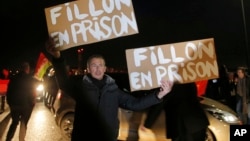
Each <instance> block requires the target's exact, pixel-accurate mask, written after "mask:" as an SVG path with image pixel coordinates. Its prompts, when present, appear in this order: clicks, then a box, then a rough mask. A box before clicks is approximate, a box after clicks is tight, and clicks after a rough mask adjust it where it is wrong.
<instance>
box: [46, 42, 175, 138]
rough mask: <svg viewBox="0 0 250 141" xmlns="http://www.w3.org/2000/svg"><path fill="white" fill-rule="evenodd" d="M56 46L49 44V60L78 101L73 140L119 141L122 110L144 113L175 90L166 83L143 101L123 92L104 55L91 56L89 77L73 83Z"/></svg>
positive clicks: (171, 83)
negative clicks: (111, 73) (110, 72)
mask: <svg viewBox="0 0 250 141" xmlns="http://www.w3.org/2000/svg"><path fill="white" fill-rule="evenodd" d="M55 45H56V43H55V41H54V38H49V40H48V41H47V42H46V50H47V52H48V54H49V55H50V57H48V58H51V62H52V64H53V67H54V69H55V74H56V78H57V80H58V84H59V87H60V89H62V90H63V91H65V92H66V93H67V94H69V95H70V96H71V97H72V98H74V99H75V101H76V106H75V118H74V126H73V131H72V136H71V140H72V141H79V139H83V138H91V139H92V140H95V139H96V140H98V139H102V140H105V141H117V137H118V131H119V119H118V109H119V107H122V108H124V109H129V110H142V109H145V108H147V107H149V106H152V105H154V104H157V103H160V102H162V98H163V97H164V96H165V95H167V94H168V93H169V92H170V91H171V88H172V85H173V82H169V81H164V80H162V81H161V86H160V88H159V89H157V90H156V91H154V92H152V93H151V94H149V95H147V96H145V97H141V98H136V97H134V96H132V95H130V94H128V93H126V92H124V91H122V90H120V89H119V88H118V86H117V84H116V82H115V80H114V79H113V78H112V77H111V76H109V75H107V74H105V72H106V63H105V59H104V58H103V56H102V55H93V56H90V57H89V59H88V60H87V71H88V74H86V75H84V77H83V78H82V79H81V80H80V81H78V80H70V77H69V76H68V71H67V69H66V65H65V60H64V58H63V56H62V55H61V52H60V51H58V50H57V49H56V47H55ZM83 128H85V129H86V130H84V129H83ZM93 133H94V134H95V135H96V136H95V135H94V136H93Z"/></svg>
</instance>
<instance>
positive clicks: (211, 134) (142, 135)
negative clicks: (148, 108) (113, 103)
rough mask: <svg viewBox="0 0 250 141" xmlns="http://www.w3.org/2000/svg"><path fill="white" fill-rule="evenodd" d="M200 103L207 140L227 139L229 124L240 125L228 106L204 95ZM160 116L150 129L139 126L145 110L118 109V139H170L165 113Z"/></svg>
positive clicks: (165, 140) (150, 140) (223, 140)
mask: <svg viewBox="0 0 250 141" xmlns="http://www.w3.org/2000/svg"><path fill="white" fill-rule="evenodd" d="M199 99H200V103H201V104H202V106H203V108H204V110H205V111H206V114H207V117H208V119H209V122H210V126H209V127H208V130H207V141H229V140H230V125H241V121H240V120H239V119H238V118H237V116H236V113H235V112H234V111H233V110H232V109H230V108H229V107H228V106H226V105H224V104H222V103H220V102H218V101H215V100H212V99H210V98H206V97H199ZM163 112H164V110H162V113H161V114H160V117H159V118H158V120H157V121H156V123H155V124H154V126H153V127H152V129H146V130H142V129H141V128H140V126H141V124H142V123H143V120H144V119H145V117H146V113H145V112H133V111H128V110H124V109H120V111H119V118H120V130H119V137H118V139H119V140H127V141H133V140H139V141H171V140H170V139H167V138H166V132H165V130H166V129H165V114H164V113H163Z"/></svg>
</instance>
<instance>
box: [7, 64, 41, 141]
mask: <svg viewBox="0 0 250 141" xmlns="http://www.w3.org/2000/svg"><path fill="white" fill-rule="evenodd" d="M36 82H37V80H36V79H34V78H33V76H32V74H31V73H30V64H29V63H28V62H24V63H22V65H21V70H20V72H19V73H18V74H17V75H15V76H13V77H12V78H11V79H10V82H9V84H8V88H7V94H6V96H7V102H8V104H9V107H10V115H11V119H12V122H11V124H10V127H9V130H8V132H7V137H6V141H11V139H12V138H13V136H14V134H15V131H16V128H17V126H18V124H19V123H20V131H19V141H24V140H25V135H26V130H27V124H28V121H29V119H30V116H31V113H32V110H33V108H34V106H35V103H36V95H35V86H36Z"/></svg>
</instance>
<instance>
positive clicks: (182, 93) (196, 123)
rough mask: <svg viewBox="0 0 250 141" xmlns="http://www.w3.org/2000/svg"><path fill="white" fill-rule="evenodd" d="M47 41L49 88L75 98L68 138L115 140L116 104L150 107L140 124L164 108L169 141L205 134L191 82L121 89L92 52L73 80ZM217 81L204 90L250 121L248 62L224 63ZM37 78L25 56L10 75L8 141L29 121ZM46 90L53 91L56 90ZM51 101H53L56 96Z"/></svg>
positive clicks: (147, 123)
mask: <svg viewBox="0 0 250 141" xmlns="http://www.w3.org/2000/svg"><path fill="white" fill-rule="evenodd" d="M45 47H46V51H47V55H49V57H50V59H51V62H52V64H53V68H54V69H55V71H54V70H53V71H54V72H53V80H54V81H56V83H55V84H56V86H52V87H50V88H49V89H50V90H58V88H60V89H62V90H63V91H65V92H67V93H68V94H69V95H70V96H71V97H72V98H73V99H75V101H76V107H75V120H74V128H73V132H72V138H71V140H72V141H74V140H78V139H79V138H81V137H82V136H85V137H86V136H89V135H91V138H93V136H92V133H93V132H95V133H99V135H100V136H98V139H99V138H100V137H102V138H103V139H107V140H109V141H116V139H117V136H118V130H119V120H118V118H117V114H118V108H119V107H121V108H125V109H129V110H134V111H137V110H143V109H148V114H147V117H146V119H145V121H144V123H143V126H142V127H141V128H142V130H143V129H144V128H149V129H150V128H151V127H152V125H153V124H154V122H155V120H156V118H157V116H158V115H159V114H160V111H161V110H164V111H165V115H166V117H167V118H166V128H167V132H166V137H168V138H171V139H172V140H173V141H202V140H205V138H206V129H207V127H208V126H209V124H210V123H209V121H208V119H207V117H206V114H205V112H204V110H203V109H202V107H201V105H200V103H199V101H198V99H197V88H196V85H195V83H194V82H192V83H187V84H178V83H174V82H170V81H165V80H162V81H161V85H160V86H159V88H157V89H155V90H154V91H152V90H151V91H150V94H148V95H145V96H144V97H134V96H132V95H130V94H128V93H126V92H124V91H122V90H120V89H119V87H118V86H117V84H116V82H115V81H114V79H113V78H112V77H110V76H109V75H107V74H106V73H105V72H106V64H105V63H106V62H105V59H104V57H103V56H102V55H99V54H96V55H93V56H90V57H89V59H88V60H87V70H88V73H87V74H86V75H84V76H83V79H82V80H81V81H75V80H73V81H71V80H70V77H68V73H67V72H68V70H67V64H66V63H65V62H66V61H65V58H64V57H63V55H62V54H61V51H59V50H56V48H55V42H54V39H53V38H49V40H48V41H47V42H46V46H45ZM51 78H52V77H51ZM216 81H217V82H216V83H215V82H214V80H208V83H207V87H206V92H205V96H207V97H210V98H213V99H215V100H221V99H223V100H225V102H226V104H228V106H229V107H231V109H233V110H234V111H235V112H236V113H237V115H238V116H239V118H240V119H241V120H242V122H243V124H250V90H249V89H250V77H249V76H248V74H247V70H246V68H244V67H238V68H237V70H236V71H235V72H229V71H228V70H227V68H226V66H225V65H224V66H222V68H221V69H220V78H219V79H217V80H216ZM35 83H36V80H34V78H33V76H32V74H31V73H30V65H29V63H27V62H24V63H23V64H22V66H21V72H20V73H19V74H18V75H16V76H15V77H13V78H11V79H10V82H9V84H8V89H7V92H6V96H7V103H8V105H9V107H10V114H11V118H12V123H11V125H10V127H9V130H8V133H7V137H6V141H11V139H12V137H13V136H14V133H15V130H16V128H17V125H18V124H19V123H20V133H19V140H20V141H22V140H24V138H25V134H26V130H27V124H28V121H29V118H30V116H31V113H32V110H33V108H34V106H35V94H34V91H35V87H34V86H35ZM53 87H56V88H53ZM50 93H54V94H56V92H55V91H54V92H52V91H51V92H50ZM54 96H55V95H54ZM51 101H52V103H53V101H54V99H53V98H52V99H51ZM177 101H178V102H177ZM49 106H51V105H49ZM82 111H84V112H82ZM83 119H85V120H83ZM93 119H95V124H96V126H92V125H91V124H90V125H91V126H89V127H87V128H88V131H89V132H86V131H84V130H82V127H83V126H86V125H89V123H88V122H89V121H93ZM93 127H94V128H93ZM85 128H86V127H85Z"/></svg>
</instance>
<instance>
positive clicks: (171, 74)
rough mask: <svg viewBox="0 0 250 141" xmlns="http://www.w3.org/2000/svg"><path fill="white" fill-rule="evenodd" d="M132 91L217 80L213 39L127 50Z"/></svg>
mask: <svg viewBox="0 0 250 141" xmlns="http://www.w3.org/2000/svg"><path fill="white" fill-rule="evenodd" d="M126 59H127V66H128V73H129V81H130V89H131V91H137V90H148V89H153V88H157V87H159V86H160V80H161V79H165V80H170V81H175V82H177V83H188V82H196V81H200V80H205V79H213V78H218V76H219V70H218V64H217V59H216V53H215V47H214V40H213V38H209V39H203V40H195V41H188V42H180V43H174V44H166V45H159V46H150V47H143V48H136V49H127V50H126Z"/></svg>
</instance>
